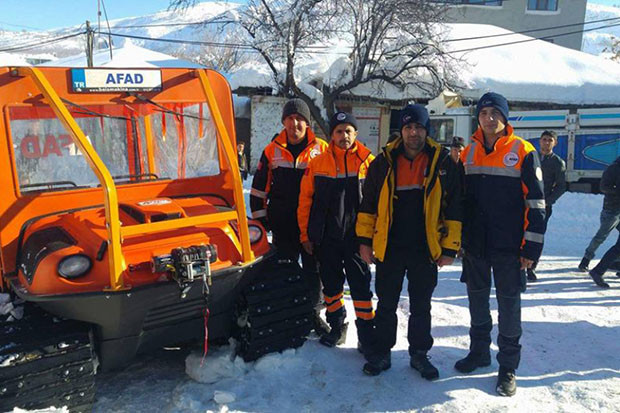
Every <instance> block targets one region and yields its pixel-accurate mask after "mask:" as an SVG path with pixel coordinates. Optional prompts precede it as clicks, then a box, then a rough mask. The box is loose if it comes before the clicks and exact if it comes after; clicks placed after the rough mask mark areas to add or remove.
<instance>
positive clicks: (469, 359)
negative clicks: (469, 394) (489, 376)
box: [454, 351, 491, 373]
mask: <svg viewBox="0 0 620 413" xmlns="http://www.w3.org/2000/svg"><path fill="white" fill-rule="evenodd" d="M490 365H491V353H490V352H488V351H487V352H486V353H473V352H469V354H468V355H467V356H465V358H463V359H460V360H459V361H457V362H456V364H455V365H454V368H455V369H457V370H458V371H460V372H461V373H471V372H472V371H474V370H476V369H477V368H478V367H486V366H490Z"/></svg>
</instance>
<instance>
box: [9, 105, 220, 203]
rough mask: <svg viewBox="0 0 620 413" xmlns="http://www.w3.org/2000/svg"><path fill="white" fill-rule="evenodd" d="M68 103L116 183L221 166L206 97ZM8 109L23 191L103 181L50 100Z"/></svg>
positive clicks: (207, 172) (195, 172)
mask: <svg viewBox="0 0 620 413" xmlns="http://www.w3.org/2000/svg"><path fill="white" fill-rule="evenodd" d="M65 105H66V107H67V108H68V109H69V111H70V113H71V115H72V116H73V117H74V119H75V120H76V122H77V124H78V125H79V127H80V128H81V129H82V131H83V132H84V134H85V135H86V137H87V139H88V140H89V142H90V143H91V144H92V146H93V147H94V149H95V151H96V152H97V154H98V155H99V157H100V158H101V160H102V161H103V163H104V164H105V165H106V167H107V168H108V169H109V171H110V173H111V174H112V176H113V177H114V180H115V182H116V183H117V184H125V183H132V182H137V181H146V180H157V179H183V178H194V177H199V176H209V175H217V174H219V173H220V165H219V161H218V150H217V133H216V129H215V126H214V122H213V121H212V118H211V115H210V112H209V109H208V106H207V105H206V103H203V102H201V103H183V104H181V103H155V102H151V101H148V100H143V101H141V102H140V103H132V104H125V103H120V104H105V105H81V104H77V103H73V102H69V101H65ZM8 114H9V119H10V128H11V138H12V142H13V150H14V155H15V165H16V170H17V176H18V179H19V186H20V190H21V192H31V191H58V190H70V189H75V188H83V187H96V186H97V185H99V184H100V182H99V180H98V179H97V177H96V176H95V173H94V172H93V171H92V169H91V168H90V167H89V165H88V163H87V161H86V158H85V157H84V156H83V154H82V152H81V150H80V149H79V147H77V145H75V144H74V143H73V140H72V138H71V136H70V135H69V132H68V131H67V130H66V128H65V127H64V126H63V124H62V123H61V121H60V120H59V119H58V118H57V117H56V116H55V114H54V112H53V111H52V109H51V108H50V107H49V106H11V107H9V108H8Z"/></svg>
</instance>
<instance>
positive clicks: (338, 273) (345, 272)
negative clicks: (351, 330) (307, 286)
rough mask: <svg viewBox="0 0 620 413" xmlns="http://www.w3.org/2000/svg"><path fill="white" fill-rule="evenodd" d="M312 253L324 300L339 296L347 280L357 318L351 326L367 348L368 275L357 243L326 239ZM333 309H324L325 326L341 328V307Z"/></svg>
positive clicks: (371, 315) (370, 324)
mask: <svg viewBox="0 0 620 413" xmlns="http://www.w3.org/2000/svg"><path fill="white" fill-rule="evenodd" d="M316 251H317V256H318V259H319V264H320V272H319V273H320V277H321V282H322V283H323V294H324V295H325V297H326V299H327V297H335V296H338V295H340V294H342V293H343V291H344V282H345V279H346V280H347V282H348V283H349V289H350V292H351V298H353V305H354V307H355V315H356V317H357V319H356V321H355V324H356V326H357V335H358V339H359V341H360V342H361V343H362V345H363V346H369V345H371V342H372V333H373V331H372V330H373V318H374V311H373V309H372V291H371V290H370V280H371V278H372V275H371V273H370V268H369V266H368V264H366V262H365V261H364V260H362V257H361V256H360V254H359V243H358V242H356V241H355V240H352V239H351V240H344V241H339V240H334V239H330V238H326V239H324V240H323V242H322V243H321V245H320V246H318V248H317V249H316ZM326 304H327V303H326ZM332 305H333V304H332ZM335 307H338V308H336V309H335V310H334V311H331V310H330V306H327V322H328V323H329V325H330V326H331V327H332V328H341V327H342V324H343V323H344V320H345V318H346V315H347V312H346V310H345V308H344V306H335Z"/></svg>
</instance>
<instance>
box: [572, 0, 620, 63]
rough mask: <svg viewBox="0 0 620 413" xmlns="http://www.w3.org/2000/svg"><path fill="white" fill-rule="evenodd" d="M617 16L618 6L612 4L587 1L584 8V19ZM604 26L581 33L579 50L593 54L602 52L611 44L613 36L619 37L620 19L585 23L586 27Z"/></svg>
mask: <svg viewBox="0 0 620 413" xmlns="http://www.w3.org/2000/svg"><path fill="white" fill-rule="evenodd" d="M611 18H617V19H620V8H618V7H612V6H603V5H601V4H593V3H590V2H588V6H587V8H586V21H596V20H603V19H611ZM603 26H611V27H605V28H601V29H597V30H593V31H591V32H586V33H584V34H583V42H582V45H581V50H582V51H584V52H587V53H592V54H595V55H598V54H601V53H604V52H603V51H604V49H605V48H606V47H609V46H610V45H611V40H612V39H613V37H618V38H620V20H611V21H607V22H601V23H595V24H591V25H586V26H585V28H586V29H590V28H595V27H603Z"/></svg>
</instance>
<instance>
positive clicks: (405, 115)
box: [400, 104, 431, 134]
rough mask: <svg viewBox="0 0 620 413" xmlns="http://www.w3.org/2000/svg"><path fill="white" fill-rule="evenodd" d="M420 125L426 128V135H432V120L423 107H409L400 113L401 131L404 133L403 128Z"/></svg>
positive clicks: (416, 105)
mask: <svg viewBox="0 0 620 413" xmlns="http://www.w3.org/2000/svg"><path fill="white" fill-rule="evenodd" d="M411 122H414V123H419V124H420V125H422V126H424V129H426V133H428V134H430V131H431V118H430V117H429V116H428V111H427V110H426V108H425V107H424V106H422V105H418V104H415V105H407V106H405V107H404V108H403V109H402V110H401V111H400V129H401V131H402V129H403V126H405V125H406V124H408V123H411Z"/></svg>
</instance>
